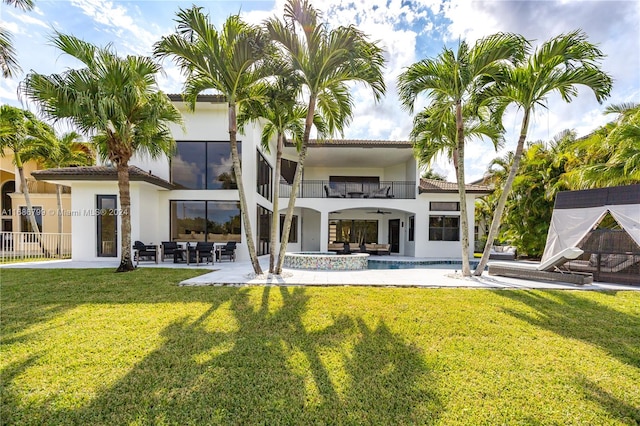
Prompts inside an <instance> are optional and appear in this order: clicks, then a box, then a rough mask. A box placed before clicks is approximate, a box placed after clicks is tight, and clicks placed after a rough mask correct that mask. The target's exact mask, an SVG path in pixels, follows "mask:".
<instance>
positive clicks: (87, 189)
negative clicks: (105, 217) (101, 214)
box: [71, 181, 137, 261]
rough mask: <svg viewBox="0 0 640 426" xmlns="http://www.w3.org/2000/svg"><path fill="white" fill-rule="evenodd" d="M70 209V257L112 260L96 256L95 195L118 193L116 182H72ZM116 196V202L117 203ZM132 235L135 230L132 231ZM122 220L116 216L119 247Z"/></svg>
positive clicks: (118, 245) (117, 243)
mask: <svg viewBox="0 0 640 426" xmlns="http://www.w3.org/2000/svg"><path fill="white" fill-rule="evenodd" d="M71 194H72V196H71V211H72V216H71V217H72V221H73V232H72V233H71V258H72V259H73V260H80V261H95V260H107V261H113V259H117V258H113V257H107V258H103V257H98V256H97V245H98V243H97V237H98V232H97V215H96V214H95V210H96V208H97V204H96V203H97V198H96V196H97V195H116V196H117V195H118V183H117V182H95V181H91V182H89V181H87V182H74V183H73V190H72V192H71ZM119 198H120V197H118V203H119ZM131 226H132V237H133V235H134V234H135V232H137V231H133V220H132V225H131ZM121 229H122V221H121V219H120V217H118V240H117V241H116V246H117V247H120V238H121V236H122V232H121ZM118 251H119V250H118Z"/></svg>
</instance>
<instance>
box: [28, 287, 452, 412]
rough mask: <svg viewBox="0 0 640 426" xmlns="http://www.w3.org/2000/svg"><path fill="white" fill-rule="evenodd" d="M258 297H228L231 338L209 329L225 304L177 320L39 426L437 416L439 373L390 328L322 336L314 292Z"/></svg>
mask: <svg viewBox="0 0 640 426" xmlns="http://www.w3.org/2000/svg"><path fill="white" fill-rule="evenodd" d="M252 291H253V292H254V293H255V291H256V289H246V288H243V289H236V291H234V292H233V293H232V294H231V295H230V296H231V297H230V303H229V304H228V305H227V304H225V307H226V306H229V310H230V312H231V313H232V314H233V318H234V319H235V327H232V328H231V329H230V330H229V331H220V330H219V329H218V330H215V329H213V330H212V329H211V328H212V327H211V326H210V324H208V321H209V319H210V318H209V317H211V316H212V315H215V314H216V311H217V310H218V309H219V308H220V303H217V304H214V305H212V307H211V308H210V309H209V310H208V311H207V312H206V313H204V314H203V315H202V316H201V317H200V318H198V319H197V320H196V321H193V322H190V321H188V320H187V319H182V320H179V321H175V322H173V323H172V324H170V325H169V326H167V327H166V328H165V329H164V330H163V332H162V337H163V339H164V343H163V344H162V345H161V346H160V347H158V348H157V349H156V350H154V351H153V352H152V353H150V354H149V355H148V356H146V357H145V358H144V359H143V360H141V361H140V362H139V363H138V364H137V365H135V366H134V367H133V369H132V370H131V371H130V372H129V373H128V374H126V375H125V376H124V377H122V379H120V380H119V381H118V382H116V383H115V384H113V386H111V387H109V388H107V389H104V390H103V391H102V392H100V393H99V395H98V396H97V397H96V398H94V399H93V400H92V401H91V402H90V403H89V404H88V405H87V406H85V407H81V408H78V409H75V410H54V409H53V408H52V406H53V405H54V404H47V405H46V406H42V407H41V410H39V412H38V413H34V417H33V418H34V423H40V424H42V423H50V424H58V423H74V424H78V423H83V424H131V423H136V424H156V423H164V424H254V423H260V424H309V423H314V424H315V423H318V424H344V423H348V424H362V423H368V424H407V423H421V424H425V423H431V422H433V421H435V420H436V419H437V418H438V417H439V415H440V413H441V411H442V410H443V408H442V406H441V403H440V401H439V400H438V399H437V397H436V389H435V386H436V385H435V383H436V380H435V379H434V377H433V373H431V372H430V371H429V369H428V367H427V365H426V364H425V362H424V360H423V359H422V357H421V354H420V353H419V351H418V350H417V349H416V348H414V347H411V346H410V345H407V344H406V343H405V342H404V341H403V339H402V338H401V337H399V336H397V335H395V334H394V333H393V332H391V331H390V329H389V328H388V327H387V326H386V324H385V323H384V322H383V321H381V320H379V321H378V323H377V324H376V325H375V326H369V325H367V324H366V323H365V321H364V320H363V319H362V318H359V317H351V316H348V315H344V314H341V315H338V316H336V317H334V318H332V320H331V321H330V323H328V325H326V326H324V327H321V326H319V327H317V328H314V327H310V326H305V322H304V321H305V318H304V314H305V313H306V311H307V309H308V303H309V300H310V297H311V296H309V295H308V294H307V292H306V289H304V288H279V290H278V291H279V296H280V297H281V300H282V304H281V306H273V307H270V306H269V304H270V301H271V300H272V299H274V298H276V297H275V296H278V294H274V295H271V294H270V293H271V292H274V291H275V290H274V289H272V288H270V287H265V288H263V289H262V292H263V293H262V295H261V296H262V297H261V300H259V301H258V302H256V303H253V302H252V300H255V298H254V299H252ZM318 297H320V296H318ZM307 320H308V318H307ZM323 324H324V323H323ZM308 328H312V329H313V330H310V331H309V330H308Z"/></svg>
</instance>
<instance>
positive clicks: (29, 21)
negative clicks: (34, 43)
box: [8, 10, 49, 34]
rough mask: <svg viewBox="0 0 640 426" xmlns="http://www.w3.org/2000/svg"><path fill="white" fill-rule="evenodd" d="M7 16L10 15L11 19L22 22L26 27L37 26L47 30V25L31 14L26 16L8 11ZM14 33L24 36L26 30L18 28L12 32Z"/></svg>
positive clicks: (21, 27) (25, 14) (22, 27)
mask: <svg viewBox="0 0 640 426" xmlns="http://www.w3.org/2000/svg"><path fill="white" fill-rule="evenodd" d="M8 14H9V15H11V17H13V18H14V19H15V20H17V21H20V22H22V23H23V24H26V25H27V26H29V25H37V26H40V27H43V28H47V29H49V24H47V23H46V22H44V21H43V20H41V19H38V18H34V17H33V15H32V14H28V13H19V12H18V13H17V12H14V11H12V10H9V11H8ZM14 25H15V23H14ZM13 31H14V32H15V33H22V34H25V33H27V31H28V30H27V28H25V27H24V26H20V28H19V29H16V30H13Z"/></svg>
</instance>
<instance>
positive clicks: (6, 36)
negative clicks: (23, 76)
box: [0, 0, 33, 78]
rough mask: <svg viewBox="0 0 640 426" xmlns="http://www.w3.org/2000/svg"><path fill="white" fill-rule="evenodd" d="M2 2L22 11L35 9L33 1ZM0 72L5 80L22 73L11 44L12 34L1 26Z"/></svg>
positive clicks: (5, 0)
mask: <svg viewBox="0 0 640 426" xmlns="http://www.w3.org/2000/svg"><path fill="white" fill-rule="evenodd" d="M2 2H3V3H4V4H6V5H9V6H14V7H16V8H18V9H22V10H31V9H33V0H2ZM0 70H2V76H3V77H4V78H12V77H15V75H16V74H18V73H20V72H22V69H21V68H20V65H19V64H18V58H17V55H16V50H15V49H14V47H13V43H12V42H11V33H10V32H9V30H7V29H5V28H3V27H2V26H0Z"/></svg>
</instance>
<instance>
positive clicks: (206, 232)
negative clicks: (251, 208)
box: [169, 200, 243, 243]
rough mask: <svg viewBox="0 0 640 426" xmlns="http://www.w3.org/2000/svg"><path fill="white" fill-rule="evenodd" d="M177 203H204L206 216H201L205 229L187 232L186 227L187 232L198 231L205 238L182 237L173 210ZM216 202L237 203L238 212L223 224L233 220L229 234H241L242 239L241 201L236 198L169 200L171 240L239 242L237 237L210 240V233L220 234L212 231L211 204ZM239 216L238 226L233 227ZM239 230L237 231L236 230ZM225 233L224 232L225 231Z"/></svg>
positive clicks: (225, 224)
mask: <svg viewBox="0 0 640 426" xmlns="http://www.w3.org/2000/svg"><path fill="white" fill-rule="evenodd" d="M175 203H202V204H204V217H203V218H201V219H202V220H203V225H204V227H202V228H203V230H196V231H193V230H192V232H189V233H187V232H186V231H187V229H186V228H185V234H191V233H193V232H198V234H203V238H202V239H199V238H193V239H191V238H181V237H180V232H178V231H179V229H177V227H178V223H177V220H178V219H177V217H176V218H175V219H176V223H175V224H174V217H173V211H174V208H173V206H174V204H175ZM216 203H224V204H235V205H236V207H237V211H238V214H237V215H234V216H233V218H232V219H231V220H230V221H227V222H225V223H224V224H223V225H224V226H227V224H229V223H230V222H231V225H230V226H231V227H232V228H231V229H230V231H231V232H228V233H227V235H239V236H240V239H242V228H243V225H242V209H241V208H240V202H239V201H235V200H169V234H170V236H169V240H170V241H190V242H194V243H195V242H198V241H207V242H226V241H236V242H237V243H239V242H240V241H237V240H236V239H229V238H228V239H226V240H221V241H210V240H209V234H211V235H218V233H215V232H211V231H213V229H210V224H209V222H210V220H209V218H210V214H209V213H210V208H211V206H213V205H215V204H216ZM176 208H177V207H176ZM214 210H216V209H211V211H214ZM223 210H227V209H223ZM235 218H237V222H238V224H237V228H234V227H233V220H234V219H235ZM236 230H237V231H238V232H237V233H236V232H234V231H236ZM223 235H224V233H223Z"/></svg>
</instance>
